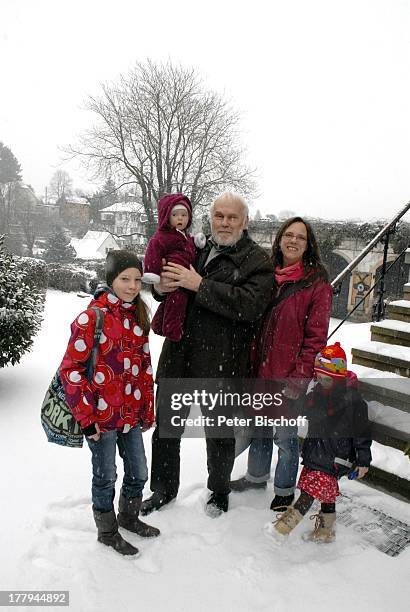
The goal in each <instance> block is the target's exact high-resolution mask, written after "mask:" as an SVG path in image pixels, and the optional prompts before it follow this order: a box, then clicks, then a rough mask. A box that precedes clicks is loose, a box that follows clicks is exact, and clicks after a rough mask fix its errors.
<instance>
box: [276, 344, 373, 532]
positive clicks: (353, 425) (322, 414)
mask: <svg viewBox="0 0 410 612" xmlns="http://www.w3.org/2000/svg"><path fill="white" fill-rule="evenodd" d="M314 373H315V378H316V380H317V384H316V386H315V387H314V388H313V390H312V391H311V392H310V393H309V394H308V395H307V396H306V399H305V408H306V415H307V418H308V421H309V431H308V435H307V437H306V439H305V441H304V443H303V448H302V457H303V465H304V467H303V470H302V472H301V475H300V478H299V482H298V488H299V489H300V490H301V494H300V496H299V498H298V500H297V501H296V503H295V504H294V505H293V506H291V507H289V508H288V509H287V510H286V511H285V512H284V513H283V514H282V516H281V517H280V518H279V519H278V520H277V521H276V522H275V523H274V524H273V527H274V529H275V530H276V532H278V533H280V534H282V535H288V534H289V533H290V532H291V531H292V529H294V527H296V525H297V524H298V523H299V522H300V521H301V520H302V518H303V516H304V515H305V514H306V513H307V512H308V510H309V508H310V507H311V506H312V504H313V501H314V500H315V499H317V500H319V501H320V502H321V509H320V512H319V514H318V515H316V525H315V528H314V530H313V532H312V533H310V534H309V535H308V537H307V539H309V540H312V541H315V542H331V541H333V540H334V538H335V520H336V497H337V496H338V495H339V487H338V482H337V481H338V478H340V477H341V476H344V475H345V474H348V473H349V472H350V474H351V476H350V477H356V478H363V476H364V475H365V474H366V473H367V471H368V469H369V466H370V462H371V458H372V457H371V452H370V446H371V443H372V441H371V436H370V427H369V421H368V416H367V404H366V402H365V401H364V400H363V399H362V397H361V396H360V393H359V391H358V389H357V378H356V375H355V374H354V373H353V372H349V371H347V369H346V354H345V352H344V350H343V349H342V348H341V346H340V344H339V343H338V342H336V344H334V345H332V346H327V347H325V348H324V349H322V351H320V353H318V355H317V356H316V360H315V365H314ZM353 466H354V467H353Z"/></svg>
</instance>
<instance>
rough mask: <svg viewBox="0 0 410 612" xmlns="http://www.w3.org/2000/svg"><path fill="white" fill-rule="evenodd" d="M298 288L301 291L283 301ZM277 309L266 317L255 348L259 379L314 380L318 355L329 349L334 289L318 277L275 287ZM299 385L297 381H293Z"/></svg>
mask: <svg viewBox="0 0 410 612" xmlns="http://www.w3.org/2000/svg"><path fill="white" fill-rule="evenodd" d="M292 285H295V287H294V288H296V286H297V287H298V290H297V291H295V292H294V293H291V294H290V295H289V296H288V297H284V299H282V301H280V297H281V295H283V296H285V295H286V293H287V292H290V291H291V286H292ZM275 299H276V300H279V301H278V303H277V305H276V306H273V307H272V308H269V309H268V310H267V312H266V313H265V316H264V321H263V323H262V326H261V328H260V333H259V335H258V338H257V341H256V342H255V344H254V346H253V348H252V356H251V358H252V364H253V368H254V372H255V374H256V376H257V377H258V378H265V379H284V378H291V379H305V380H307V381H309V380H310V379H311V378H312V377H313V364H314V361H315V357H316V355H317V353H318V352H319V351H320V350H321V349H322V348H323V347H324V346H326V339H327V332H328V326H329V318H330V312H331V308H332V288H331V286H330V284H329V283H328V282H326V281H325V280H324V279H323V278H322V277H321V276H320V275H319V273H317V272H315V271H310V272H308V273H307V274H306V275H305V276H304V278H303V279H302V280H299V281H288V282H285V283H283V284H281V285H280V287H279V288H278V287H276V298H275ZM294 382H295V383H296V381H294Z"/></svg>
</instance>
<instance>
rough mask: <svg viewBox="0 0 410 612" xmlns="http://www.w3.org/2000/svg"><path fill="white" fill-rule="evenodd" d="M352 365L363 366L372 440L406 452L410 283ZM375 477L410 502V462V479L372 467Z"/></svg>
mask: <svg viewBox="0 0 410 612" xmlns="http://www.w3.org/2000/svg"><path fill="white" fill-rule="evenodd" d="M407 258H408V261H407ZM406 262H407V263H410V250H409V251H408V252H407V253H406ZM352 362H353V363H354V364H358V365H360V366H364V367H363V368H360V369H359V372H358V377H359V387H360V390H361V392H362V394H363V397H364V398H365V399H366V400H367V401H368V402H369V418H370V419H371V420H372V421H373V439H374V440H376V441H377V442H380V443H381V444H385V445H388V446H391V447H393V448H396V449H399V450H404V449H405V448H406V447H407V445H408V444H409V443H410V283H407V284H406V285H405V286H404V298H403V299H402V300H396V301H394V302H391V303H390V304H388V306H387V309H386V319H385V320H384V321H381V322H380V323H373V324H372V326H371V339H370V340H369V341H368V342H366V343H364V344H361V345H360V346H356V347H353V348H352ZM364 368H366V369H364ZM384 372H385V373H386V374H384ZM372 474H373V476H372ZM372 478H373V480H375V481H376V483H378V484H382V485H383V486H385V487H386V488H388V489H389V488H390V489H391V490H393V491H396V492H399V493H401V494H402V495H404V496H405V497H407V498H408V499H410V461H409V476H408V480H406V479H405V478H399V477H398V476H394V475H392V474H388V473H386V472H383V471H382V470H379V469H377V468H372V470H371V474H370V480H372ZM386 483H387V485H386Z"/></svg>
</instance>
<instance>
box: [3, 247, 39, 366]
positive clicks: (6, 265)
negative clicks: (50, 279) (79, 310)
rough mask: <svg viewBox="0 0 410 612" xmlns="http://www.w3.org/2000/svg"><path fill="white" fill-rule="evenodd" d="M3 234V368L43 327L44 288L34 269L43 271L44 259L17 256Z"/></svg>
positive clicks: (15, 358)
mask: <svg viewBox="0 0 410 612" xmlns="http://www.w3.org/2000/svg"><path fill="white" fill-rule="evenodd" d="M3 240H4V238H3V237H2V236H1V237H0V368H2V367H4V366H5V365H7V364H9V363H11V364H12V365H14V364H16V363H18V362H19V361H20V359H21V357H22V356H23V355H24V353H25V352H26V351H27V350H28V349H30V347H31V345H32V343H33V338H34V336H35V335H36V333H37V332H38V330H39V329H40V324H41V314H42V310H43V306H44V298H45V292H44V290H43V289H42V288H41V287H37V286H36V285H35V281H34V278H35V277H34V276H33V275H31V272H32V270H33V269H35V270H36V271H37V274H38V275H40V269H41V266H42V264H41V262H39V264H36V263H31V262H30V263H27V261H26V260H27V258H15V257H13V256H12V255H11V254H10V253H8V252H7V251H6V249H5V248H4V246H3Z"/></svg>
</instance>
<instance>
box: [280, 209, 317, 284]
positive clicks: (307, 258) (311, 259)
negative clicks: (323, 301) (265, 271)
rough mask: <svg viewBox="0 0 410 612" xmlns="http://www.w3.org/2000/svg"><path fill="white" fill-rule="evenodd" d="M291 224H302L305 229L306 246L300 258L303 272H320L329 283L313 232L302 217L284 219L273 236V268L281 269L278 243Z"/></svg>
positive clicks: (281, 258)
mask: <svg viewBox="0 0 410 612" xmlns="http://www.w3.org/2000/svg"><path fill="white" fill-rule="evenodd" d="M292 223H303V225H304V226H305V227H306V234H307V244H306V251H305V252H304V253H303V257H302V262H303V267H304V269H305V272H309V271H311V270H317V271H319V272H321V275H322V276H323V278H324V279H325V280H326V282H329V275H328V272H327V270H326V268H325V266H324V264H323V262H322V258H321V256H320V251H319V245H318V243H317V240H316V236H315V232H314V231H313V228H312V226H311V225H310V223H309V222H308V221H306V220H305V219H303V218H302V217H291V218H290V219H286V221H284V222H283V223H282V225H281V226H280V228H279V229H278V232H277V234H276V236H275V240H274V241H273V245H272V255H271V259H272V262H273V265H274V266H275V268H276V266H279V267H280V268H283V254H282V251H281V249H280V241H281V240H282V236H283V234H284V233H285V232H286V230H287V229H288V227H289V226H291V225H292Z"/></svg>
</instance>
